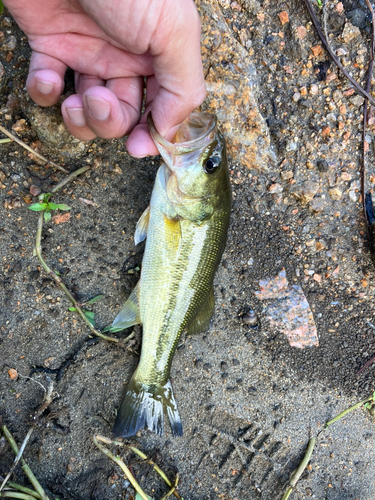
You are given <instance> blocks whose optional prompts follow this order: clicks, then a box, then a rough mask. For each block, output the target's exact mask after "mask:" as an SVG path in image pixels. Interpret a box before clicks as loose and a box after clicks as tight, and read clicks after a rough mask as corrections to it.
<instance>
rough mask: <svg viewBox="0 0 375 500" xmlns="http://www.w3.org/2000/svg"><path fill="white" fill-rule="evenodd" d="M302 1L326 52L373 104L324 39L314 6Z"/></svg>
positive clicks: (371, 99) (374, 100)
mask: <svg viewBox="0 0 375 500" xmlns="http://www.w3.org/2000/svg"><path fill="white" fill-rule="evenodd" d="M304 1H305V4H306V7H307V10H308V11H309V14H310V17H311V20H312V22H313V24H314V27H315V29H316V32H317V33H318V35H319V38H320V39H321V41H322V43H323V45H324V46H325V48H326V50H327V52H328V54H329V55H330V57H331V59H332V61H333V62H334V63H335V64H336V66H337V67H338V68H339V70H340V71H341V72H342V74H343V75H344V76H346V78H347V79H348V80H349V81H350V83H351V84H352V85H353V86H354V87H355V89H356V90H357V92H358V93H359V94H361V95H362V96H363V97H365V98H367V99H368V100H369V101H370V102H371V104H373V105H374V106H375V99H374V98H373V97H372V95H371V94H369V93H368V92H367V91H366V90H365V89H364V88H363V87H361V85H360V84H359V83H358V82H357V81H356V80H354V78H353V77H351V76H350V75H349V73H348V72H347V71H346V70H345V68H344V66H343V65H342V64H341V62H340V60H339V59H338V58H337V57H336V55H335V54H334V52H333V50H332V48H331V46H330V45H329V43H328V40H326V38H325V36H324V34H323V32H322V29H321V27H320V24H319V21H318V18H317V17H316V14H315V11H314V8H313V6H312V5H311V2H310V0H304Z"/></svg>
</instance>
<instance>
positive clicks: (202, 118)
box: [147, 112, 217, 167]
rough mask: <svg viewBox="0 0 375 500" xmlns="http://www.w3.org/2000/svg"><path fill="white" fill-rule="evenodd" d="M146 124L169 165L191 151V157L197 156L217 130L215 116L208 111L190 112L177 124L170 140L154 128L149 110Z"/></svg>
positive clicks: (177, 161) (211, 139)
mask: <svg viewBox="0 0 375 500" xmlns="http://www.w3.org/2000/svg"><path fill="white" fill-rule="evenodd" d="M147 124H148V127H149V130H150V134H151V137H152V139H153V141H154V142H155V145H156V147H157V148H158V150H159V152H160V154H161V155H162V157H163V158H164V160H165V161H166V163H167V164H168V166H170V167H171V166H172V165H173V164H176V163H180V161H179V160H178V159H177V158H176V157H178V156H181V155H189V153H193V155H192V156H193V157H196V156H199V155H200V153H201V151H203V150H204V149H205V148H206V147H207V146H208V145H209V144H210V143H211V142H212V141H213V140H214V138H215V135H216V130H217V118H216V116H215V115H213V114H210V113H191V114H190V116H189V117H188V118H187V119H186V120H185V121H184V122H182V123H181V125H180V126H179V128H178V130H177V132H176V135H175V137H174V138H173V140H172V142H169V141H167V140H166V139H165V138H164V137H162V136H161V135H160V134H159V132H158V131H157V130H156V127H155V124H154V121H153V119H152V115H151V112H150V113H149V114H148V116H147ZM194 153H198V154H194ZM189 156H190V155H189Z"/></svg>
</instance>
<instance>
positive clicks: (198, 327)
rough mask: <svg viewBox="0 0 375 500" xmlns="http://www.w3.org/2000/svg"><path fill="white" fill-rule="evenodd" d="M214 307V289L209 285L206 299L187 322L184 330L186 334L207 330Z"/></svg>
mask: <svg viewBox="0 0 375 500" xmlns="http://www.w3.org/2000/svg"><path fill="white" fill-rule="evenodd" d="M214 309H215V297H214V289H213V287H211V289H210V291H209V292H208V294H207V297H206V299H205V300H204V301H203V302H202V305H201V307H200V309H199V311H198V314H197V315H196V317H195V318H194V319H193V321H192V322H191V323H190V324H189V326H188V327H187V329H186V331H187V334H188V335H195V334H198V333H204V332H207V331H208V330H209V329H210V326H211V325H210V323H211V319H212V316H213V314H214Z"/></svg>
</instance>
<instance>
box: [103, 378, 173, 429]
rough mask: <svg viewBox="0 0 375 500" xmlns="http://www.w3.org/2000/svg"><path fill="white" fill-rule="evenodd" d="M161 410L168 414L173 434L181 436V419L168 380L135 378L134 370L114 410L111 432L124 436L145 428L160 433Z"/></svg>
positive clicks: (162, 423) (162, 419)
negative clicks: (146, 381)
mask: <svg viewBox="0 0 375 500" xmlns="http://www.w3.org/2000/svg"><path fill="white" fill-rule="evenodd" d="M164 412H165V413H166V414H167V415H168V418H169V422H170V424H171V429H172V434H173V436H182V424H181V419H180V415H179V413H178V409H177V404H176V401H175V399H174V396H173V391H172V385H171V383H170V381H169V380H168V381H167V382H166V383H165V384H164V385H160V386H149V385H147V384H143V383H142V382H140V381H138V380H137V379H136V373H135V374H134V375H133V377H132V379H131V381H130V382H129V385H128V387H127V391H126V394H125V398H124V400H123V402H122V404H121V406H120V409H119V410H118V412H117V417H116V421H115V425H114V427H113V434H114V435H115V436H116V437H123V438H127V437H131V436H134V435H135V434H136V433H137V432H138V431H139V430H140V429H149V430H150V431H152V432H155V433H156V434H159V436H162V435H163V430H164Z"/></svg>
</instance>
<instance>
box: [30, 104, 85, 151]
mask: <svg viewBox="0 0 375 500" xmlns="http://www.w3.org/2000/svg"><path fill="white" fill-rule="evenodd" d="M21 107H22V111H23V112H24V114H25V115H26V116H27V118H28V120H29V122H30V126H31V128H32V129H33V130H34V131H35V132H36V133H37V135H38V137H39V139H40V140H41V142H42V143H43V144H44V145H45V146H47V147H48V148H50V149H52V150H57V151H58V152H59V154H60V155H61V156H62V157H63V158H65V159H69V158H77V157H79V156H80V155H82V154H83V153H85V152H86V151H87V149H88V148H89V145H90V142H84V141H80V140H79V139H76V138H75V137H73V136H72V135H71V134H70V132H69V131H68V129H67V128H66V127H65V124H64V122H63V119H62V116H61V112H60V109H59V106H52V107H50V108H41V107H39V106H37V105H36V104H34V103H33V102H32V101H31V99H24V100H22V103H21Z"/></svg>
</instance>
